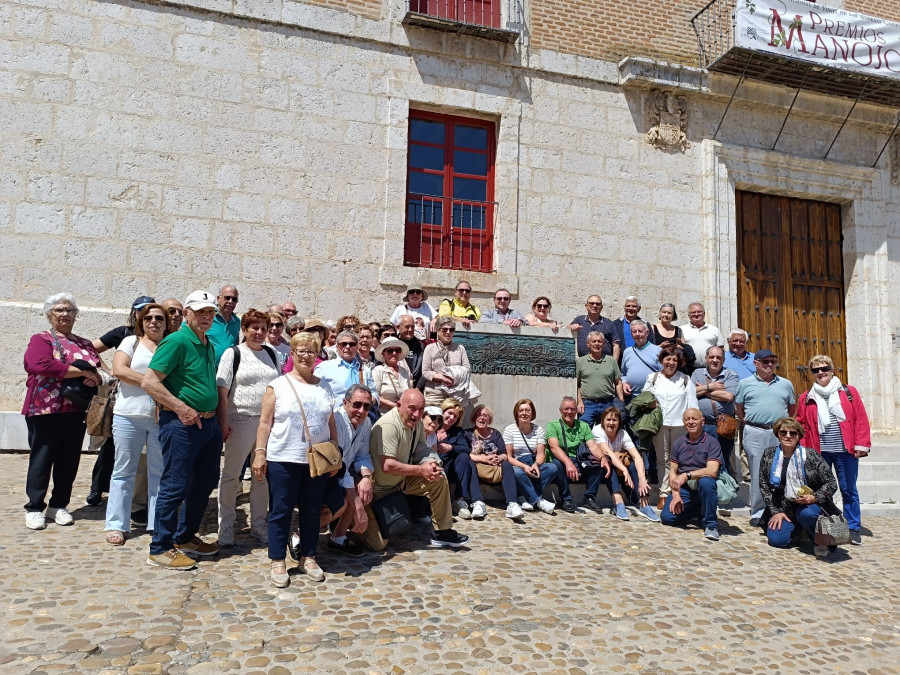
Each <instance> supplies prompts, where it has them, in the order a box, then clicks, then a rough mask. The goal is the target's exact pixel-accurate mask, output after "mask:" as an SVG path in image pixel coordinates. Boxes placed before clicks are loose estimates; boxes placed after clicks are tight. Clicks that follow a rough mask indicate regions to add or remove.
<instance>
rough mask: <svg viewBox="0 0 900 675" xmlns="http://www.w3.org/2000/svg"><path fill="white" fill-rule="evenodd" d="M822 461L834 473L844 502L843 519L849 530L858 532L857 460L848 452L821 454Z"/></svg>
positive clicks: (859, 523)
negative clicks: (845, 520)
mask: <svg viewBox="0 0 900 675" xmlns="http://www.w3.org/2000/svg"><path fill="white" fill-rule="evenodd" d="M822 459H824V460H825V461H826V462H827V463H828V466H830V467H831V468H832V469H833V470H834V471H835V473H837V480H838V486H839V487H840V488H841V498H842V499H843V500H844V518H846V519H847V524H848V525H849V526H850V529H851V530H858V529H859V528H860V525H861V524H862V523H861V522H860V510H859V490H857V489H856V478H857V476H859V458H858V457H856V456H854V455H851V454H850V453H849V452H823V453H822Z"/></svg>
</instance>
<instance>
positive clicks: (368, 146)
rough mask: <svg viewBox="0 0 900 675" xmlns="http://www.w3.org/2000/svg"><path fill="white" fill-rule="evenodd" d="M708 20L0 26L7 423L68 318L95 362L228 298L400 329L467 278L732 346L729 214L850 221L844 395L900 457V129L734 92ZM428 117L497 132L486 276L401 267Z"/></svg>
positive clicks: (151, 0) (564, 16) (872, 6)
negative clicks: (166, 312)
mask: <svg viewBox="0 0 900 675" xmlns="http://www.w3.org/2000/svg"><path fill="white" fill-rule="evenodd" d="M410 1H415V0H410ZM459 1H460V2H461V1H462V0H459ZM703 4H705V3H703V2H696V3H684V2H675V1H674V0H663V1H660V2H637V1H628V0H615V1H612V2H602V3H598V2H596V1H595V0H575V1H574V2H566V3H563V2H560V1H559V0H524V2H521V0H520V1H519V2H516V1H515V0H509V1H508V2H504V3H502V7H501V20H502V22H503V30H501V31H495V32H494V33H488V34H482V35H468V34H460V31H457V32H449V31H447V30H442V28H446V26H437V27H435V26H425V25H416V24H415V23H414V22H412V23H411V22H410V21H409V20H407V13H408V10H409V5H408V3H407V1H405V0H303V1H302V2H301V1H299V0H297V1H295V0H146V1H145V0H0V242H2V245H0V325H2V326H3V330H4V334H5V339H4V340H3V341H2V343H0V354H2V357H3V358H2V359H0V409H4V410H9V411H17V410H18V409H19V408H20V406H21V397H22V394H23V391H24V387H23V382H24V375H23V371H22V369H21V363H22V360H21V359H22V351H23V349H24V345H25V344H26V342H27V339H28V336H29V335H30V334H31V333H33V332H35V331H37V330H40V329H42V328H43V327H44V326H45V325H46V324H45V321H44V319H43V317H42V316H40V313H39V311H38V309H39V308H40V303H41V302H42V301H43V299H44V297H46V296H47V295H49V294H52V293H55V292H59V291H61V290H66V291H69V292H71V293H73V294H74V295H75V296H76V297H77V299H78V300H79V302H80V304H81V305H82V308H83V310H84V311H83V312H82V315H81V316H80V317H79V320H78V325H77V327H76V332H78V333H79V334H82V335H86V336H91V337H96V336H98V335H100V334H101V333H102V332H104V331H105V330H107V329H109V328H111V327H113V326H115V325H118V324H119V323H121V322H122V320H123V318H124V313H125V310H126V308H127V307H128V305H129V303H130V302H131V300H132V299H133V298H134V297H135V296H137V295H141V294H144V293H147V294H150V295H155V296H156V297H157V298H160V299H161V298H163V297H167V296H170V295H174V296H177V297H184V296H185V295H186V294H187V293H188V292H190V291H191V290H194V289H196V288H209V289H214V288H217V287H218V286H219V285H221V284H222V283H223V282H233V283H235V284H236V285H237V286H238V287H239V289H240V291H241V305H240V307H239V310H240V308H244V309H246V308H247V307H250V306H257V307H258V306H261V305H263V304H266V303H269V302H273V301H278V300H286V299H291V300H294V301H295V302H296V303H297V305H298V307H299V308H300V312H301V314H303V315H307V316H312V315H315V316H319V317H337V316H339V315H341V314H345V313H350V312H355V313H357V314H360V315H362V316H364V317H367V318H380V317H386V316H388V315H389V313H390V311H391V309H392V308H393V307H394V306H395V305H396V303H397V302H398V300H399V297H400V295H401V294H402V290H403V289H404V288H405V286H406V285H407V284H409V283H416V284H420V285H423V286H424V287H425V288H427V289H428V291H429V292H430V293H431V295H432V297H433V298H441V297H448V296H449V294H451V293H452V289H453V287H454V285H455V282H456V279H457V278H459V277H465V278H466V279H468V280H469V281H470V282H471V283H472V285H473V287H474V289H475V291H476V293H475V298H474V299H475V302H476V303H479V304H490V299H489V298H490V294H491V293H492V292H493V290H494V289H495V288H497V287H500V286H503V287H506V288H509V289H510V291H511V292H512V294H513V297H514V302H513V305H514V306H517V307H519V308H521V309H523V310H524V309H526V308H527V307H530V305H531V301H532V299H533V298H534V297H536V296H537V295H548V296H550V297H551V298H552V299H553V304H554V307H553V313H554V314H555V315H556V316H558V317H560V318H562V319H565V320H568V319H570V318H571V317H572V316H574V315H575V314H577V313H580V312H582V311H583V303H584V298H585V297H586V296H587V295H588V293H590V292H599V293H601V294H602V295H603V298H604V300H605V303H606V310H605V312H604V313H605V314H607V315H611V316H613V317H616V316H619V314H620V309H621V305H622V301H623V299H624V297H625V296H627V295H630V294H636V295H639V296H640V297H641V299H642V301H643V305H644V311H643V314H644V315H645V316H649V317H651V318H655V314H656V308H657V307H659V305H660V304H661V303H662V302H663V301H673V302H675V304H676V305H677V306H678V308H679V310H680V311H683V312H684V313H685V317H682V318H685V320H686V311H685V310H686V308H687V305H688V303H689V302H691V301H694V300H697V299H702V300H703V301H704V302H705V303H706V306H707V311H708V319H709V321H710V322H711V323H714V324H716V325H718V326H719V327H720V328H722V329H723V331H725V330H727V329H730V328H732V327H736V326H737V325H738V324H739V320H740V318H741V317H740V315H739V313H740V311H741V310H740V308H739V306H738V302H737V297H738V293H739V291H738V288H739V286H740V278H739V277H740V273H739V269H738V268H739V265H740V262H739V260H738V258H737V252H736V251H737V247H738V243H737V238H738V236H739V234H738V232H739V224H738V222H737V216H736V213H737V211H736V204H735V202H736V196H735V195H736V190H737V191H749V192H752V193H763V194H770V195H771V194H774V195H787V196H790V197H794V198H800V199H808V200H816V201H820V202H825V203H832V204H838V205H839V206H840V219H841V234H842V264H843V290H842V294H843V302H844V303H845V308H846V313H845V316H846V319H845V323H846V352H847V371H848V374H849V379H850V381H851V382H853V383H854V384H855V385H856V386H858V387H859V389H860V391H861V392H863V396H864V398H865V399H866V403H867V405H868V407H869V409H870V411H871V413H872V416H873V423H874V426H875V427H876V428H877V429H879V430H880V431H883V432H887V433H897V432H900V340H898V338H897V337H896V334H897V333H898V331H900V299H898V294H897V292H896V289H897V288H900V263H898V261H900V225H898V222H900V185H898V181H897V179H896V175H897V165H898V162H900V152H898V150H897V145H896V144H894V145H892V146H890V147H889V149H888V150H887V151H885V152H884V153H883V154H882V155H881V157H880V159H879V160H878V162H877V164H875V166H874V167H873V162H874V161H875V158H876V156H877V155H878V153H879V150H880V148H881V147H882V145H883V144H884V142H885V141H886V139H887V138H888V137H889V136H890V134H891V132H892V129H893V128H894V126H895V123H896V120H897V117H896V116H897V111H896V109H893V108H890V107H888V106H883V105H875V104H869V103H860V104H859V105H857V106H856V107H855V109H854V111H853V114H852V116H851V117H850V118H849V119H847V120H846V121H845V117H846V114H847V110H848V108H849V107H850V105H851V104H852V101H851V100H848V99H846V98H841V97H836V96H826V95H819V94H812V93H808V92H805V93H803V95H801V96H799V97H798V98H797V99H796V101H795V102H794V103H793V107H792V108H791V106H792V99H793V96H794V92H793V91H792V90H791V89H788V88H786V87H782V86H777V85H771V84H767V83H764V82H760V81H751V80H746V81H744V82H743V83H742V85H741V87H740V88H738V90H737V91H735V84H736V82H737V78H734V77H731V76H727V75H719V74H715V73H708V72H706V71H703V70H700V69H699V68H698V67H697V44H696V41H695V40H694V39H693V32H692V30H691V27H690V24H689V23H688V21H689V19H690V17H691V15H692V14H693V13H694V12H696V11H697V10H699V9H700V8H701V7H702V5H703ZM830 4H834V3H830ZM844 4H845V5H846V8H847V9H850V10H858V11H868V12H870V13H877V14H879V15H880V16H882V17H884V18H888V19H900V3H898V2H896V1H892V2H888V3H872V2H868V1H867V0H857V1H855V2H850V1H849V0H848V2H846V3H844ZM513 15H515V21H512V20H511V19H512V18H513ZM462 33H465V31H462ZM511 33H512V35H511ZM733 92H734V93H733ZM729 104H730V105H729ZM726 108H727V115H726V116H725V118H724V119H723V113H724V112H725V111H726ZM789 109H790V110H791V114H790V117H789V120H788V122H787V123H786V124H785V126H784V129H783V132H782V133H781V135H780V138H779V140H778V144H777V150H772V149H771V146H772V141H773V139H774V138H775V137H776V135H778V133H779V128H780V127H781V126H782V123H783V121H784V119H785V115H786V113H787V112H788V110H789ZM411 111H412V112H413V113H416V112H423V113H435V114H443V115H452V116H459V117H466V118H471V119H473V120H482V121H487V122H488V123H490V127H489V128H491V129H493V137H492V139H491V143H492V144H493V145H492V147H493V152H494V156H493V162H492V172H491V178H492V185H491V194H492V196H493V199H491V200H486V201H491V202H492V204H494V206H493V207H492V208H493V211H492V218H493V220H492V227H493V240H492V246H493V248H492V254H491V256H490V261H489V269H488V270H487V271H480V272H472V271H459V270H458V269H440V268H437V267H413V266H406V265H404V262H405V260H406V259H407V252H406V250H405V244H408V242H405V219H406V216H407V215H408V210H407V206H406V203H407V181H408V168H407V167H408V157H409V151H410V135H409V134H410V132H409V129H410V118H411ZM660 115H662V117H663V118H664V119H663V122H664V123H666V124H668V126H667V127H665V129H663V131H664V133H663V137H664V138H663V142H662V143H659V142H658V143H656V144H652V143H651V142H648V132H651V137H649V138H651V139H652V138H653V136H652V132H653V130H654V129H656V130H657V131H659V129H660V127H658V126H657V125H658V124H659V122H660ZM842 123H844V126H843V128H841V125H842ZM673 128H674V131H675V132H677V133H676V136H677V134H681V133H683V136H681V137H680V138H675V137H672V138H671V139H670V136H671V134H672V133H673V131H672V129H673ZM839 130H840V135H839V137H838V139H837V141H836V142H835V143H834V145H833V147H832V148H831V149H830V150H829V151H828V153H827V160H825V159H822V158H823V157H824V156H825V155H826V150H827V149H828V146H829V143H831V142H832V139H833V138H834V137H835V135H836V134H837V133H838V131H839ZM666 139H670V140H671V141H672V142H671V144H669V142H668V141H666ZM892 168H893V170H894V180H892ZM832 262H833V261H832ZM892 289H893V290H892ZM760 346H761V345H760V344H755V345H754V344H752V343H751V345H750V347H751V348H759V347H760ZM0 445H2V443H0Z"/></svg>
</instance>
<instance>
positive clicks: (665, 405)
mask: <svg viewBox="0 0 900 675" xmlns="http://www.w3.org/2000/svg"><path fill="white" fill-rule="evenodd" d="M657 358H658V359H659V362H660V363H661V364H662V370H661V371H660V372H658V373H650V374H649V375H647V382H646V383H645V384H644V391H649V392H650V393H652V394H653V395H654V396H655V397H656V401H657V403H659V407H660V409H661V410H662V414H663V425H662V427H661V428H660V430H659V433H658V434H657V435H656V436H655V437H654V438H653V448H654V449H655V450H656V468H657V472H658V473H659V477H660V483H659V502H658V504H657V507H656V508H658V509H662V507H663V505H664V504H665V501H666V497H667V496H668V495H669V492H670V488H669V453H670V452H671V450H672V445H673V444H674V443H675V441H676V440H677V439H679V438H681V437H682V436H684V435H685V434H686V433H687V430H686V429H685V428H684V423H683V421H682V417H683V416H684V411H685V410H687V409H688V408H696V407H697V389H696V387H695V386H694V385H693V383H691V378H690V377H688V376H687V375H685V374H684V373H682V372H680V371H679V369H680V368H682V367H683V366H684V355H683V354H682V352H681V350H680V349H678V348H677V347H674V346H670V347H664V348H663V349H661V350H660V352H659V356H658V357H657Z"/></svg>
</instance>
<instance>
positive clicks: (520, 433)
mask: <svg viewBox="0 0 900 675" xmlns="http://www.w3.org/2000/svg"><path fill="white" fill-rule="evenodd" d="M516 428H517V429H518V428H519V427H518V425H517V426H516ZM519 436H521V437H522V440H523V441H524V442H525V447H526V448H528V452H530V453H531V454H532V455H534V450H532V449H531V446H530V445H528V439H527V438H525V434H523V433H522V430H521V429H519ZM534 459H535V461H537V457H535V458H534Z"/></svg>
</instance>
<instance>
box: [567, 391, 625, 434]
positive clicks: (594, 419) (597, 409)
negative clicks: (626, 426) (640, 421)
mask: <svg viewBox="0 0 900 675" xmlns="http://www.w3.org/2000/svg"><path fill="white" fill-rule="evenodd" d="M582 403H584V412H583V413H581V416H580V417H579V418H578V419H580V420H581V421H582V422H587V423H588V425H589V426H590V427H591V428H593V427H594V425H596V424H599V423H600V416H601V415H602V414H603V411H604V410H606V409H607V408H608V407H610V406H615V407H616V408H618V409H619V412H620V413H622V420H623V422H624V421H627V420H628V413H627V412H626V411H625V404H624V403H623V402H622V401H621V400H619V399H618V398H617V397H615V396H613V397H612V398H611V399H609V400H608V401H606V402H605V403H601V402H600V401H589V400H587V399H583V400H582Z"/></svg>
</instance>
